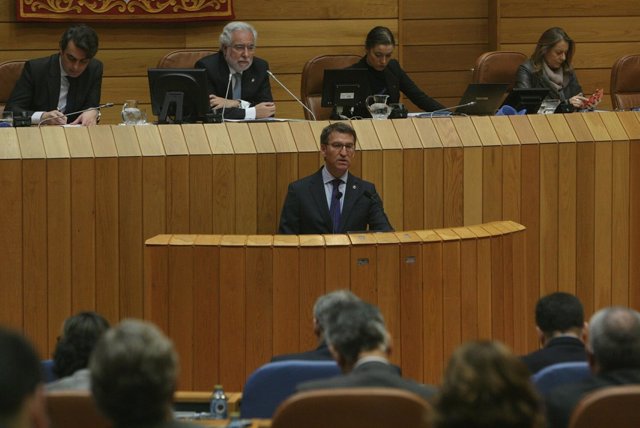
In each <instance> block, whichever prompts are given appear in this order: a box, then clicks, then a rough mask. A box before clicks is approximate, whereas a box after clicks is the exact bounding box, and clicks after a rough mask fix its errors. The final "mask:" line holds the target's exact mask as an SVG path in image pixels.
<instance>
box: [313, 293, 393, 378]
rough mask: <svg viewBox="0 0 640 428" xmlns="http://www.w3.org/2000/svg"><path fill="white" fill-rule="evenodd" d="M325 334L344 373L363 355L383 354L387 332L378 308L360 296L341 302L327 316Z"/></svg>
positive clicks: (385, 351) (386, 353)
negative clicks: (338, 307)
mask: <svg viewBox="0 0 640 428" xmlns="http://www.w3.org/2000/svg"><path fill="white" fill-rule="evenodd" d="M325 338H326V339H327V342H328V344H329V348H330V349H331V352H332V354H333V355H334V358H335V359H336V361H337V362H338V365H339V366H340V367H341V368H342V371H343V372H345V373H348V372H350V371H351V370H352V369H353V366H354V365H355V363H356V362H358V360H359V359H360V358H362V357H363V356H365V355H377V356H386V355H388V353H389V351H390V336H389V333H388V332H387V329H386V327H385V324H384V319H383V317H382V314H381V313H380V310H379V309H378V308H377V307H375V306H373V305H371V304H369V303H367V302H365V301H362V300H357V301H353V302H345V303H343V304H342V305H341V307H340V310H338V311H334V312H333V313H331V315H330V316H329V319H328V321H327V326H326V332H325Z"/></svg>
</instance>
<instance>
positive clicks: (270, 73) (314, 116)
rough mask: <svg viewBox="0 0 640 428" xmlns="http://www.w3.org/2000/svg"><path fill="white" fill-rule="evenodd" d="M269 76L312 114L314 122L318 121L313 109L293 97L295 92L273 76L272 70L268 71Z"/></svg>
mask: <svg viewBox="0 0 640 428" xmlns="http://www.w3.org/2000/svg"><path fill="white" fill-rule="evenodd" d="M267 74H268V75H269V76H271V77H273V80H275V81H276V82H278V85H280V86H282V88H283V89H284V90H285V91H287V93H288V94H289V95H291V96H292V97H293V99H294V100H296V101H297V102H298V104H300V105H301V106H302V108H303V109H305V110H306V111H308V112H309V114H311V117H312V118H313V120H318V119H316V115H315V114H313V112H312V111H311V109H310V108H309V107H307V106H306V105H304V103H303V102H302V101H300V99H299V98H298V97H296V96H295V95H293V92H291V91H290V90H289V88H287V87H286V86H284V83H282V82H281V81H280V80H279V79H278V78H277V77H276V76H274V75H273V73H272V72H271V70H267Z"/></svg>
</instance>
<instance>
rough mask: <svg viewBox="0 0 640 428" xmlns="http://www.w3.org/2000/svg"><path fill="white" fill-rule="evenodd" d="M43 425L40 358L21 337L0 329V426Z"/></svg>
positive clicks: (26, 427)
mask: <svg viewBox="0 0 640 428" xmlns="http://www.w3.org/2000/svg"><path fill="white" fill-rule="evenodd" d="M45 426H47V418H46V412H45V404H44V388H43V384H42V372H41V369H40V359H39V358H38V355H37V354H36V351H35V350H34V349H33V346H31V344H29V342H27V340H26V339H25V338H24V337H22V336H21V335H19V334H18V333H15V332H12V331H9V330H6V329H4V328H1V327H0V427H2V428H23V427H24V428H33V427H45Z"/></svg>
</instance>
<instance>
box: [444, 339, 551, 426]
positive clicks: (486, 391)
mask: <svg viewBox="0 0 640 428" xmlns="http://www.w3.org/2000/svg"><path fill="white" fill-rule="evenodd" d="M434 406H435V410H436V414H435V421H434V422H435V424H434V427H435V428H543V427H544V425H545V420H544V413H543V412H542V405H541V401H540V399H539V397H538V395H537V393H536V391H535V389H534V386H533V384H532V383H531V381H530V379H529V370H527V367H526V366H525V365H524V363H523V362H522V361H520V359H519V358H518V357H516V356H514V355H513V354H512V353H511V351H509V349H508V348H507V347H506V346H505V345H503V344H501V343H499V342H490V341H480V342H469V343H466V344H464V345H462V346H460V347H459V348H458V349H457V350H456V351H455V352H454V353H453V355H452V356H451V359H450V360H449V364H448V366H447V369H446V371H445V376H444V382H443V385H442V388H441V390H440V393H439V395H438V397H437V398H436V401H435V404H434Z"/></svg>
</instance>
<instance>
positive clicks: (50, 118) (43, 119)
mask: <svg viewBox="0 0 640 428" xmlns="http://www.w3.org/2000/svg"><path fill="white" fill-rule="evenodd" d="M40 123H41V124H42V125H64V124H66V123H67V117H66V116H65V115H64V113H62V112H61V111H60V110H51V111H45V112H44V113H42V116H40Z"/></svg>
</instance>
